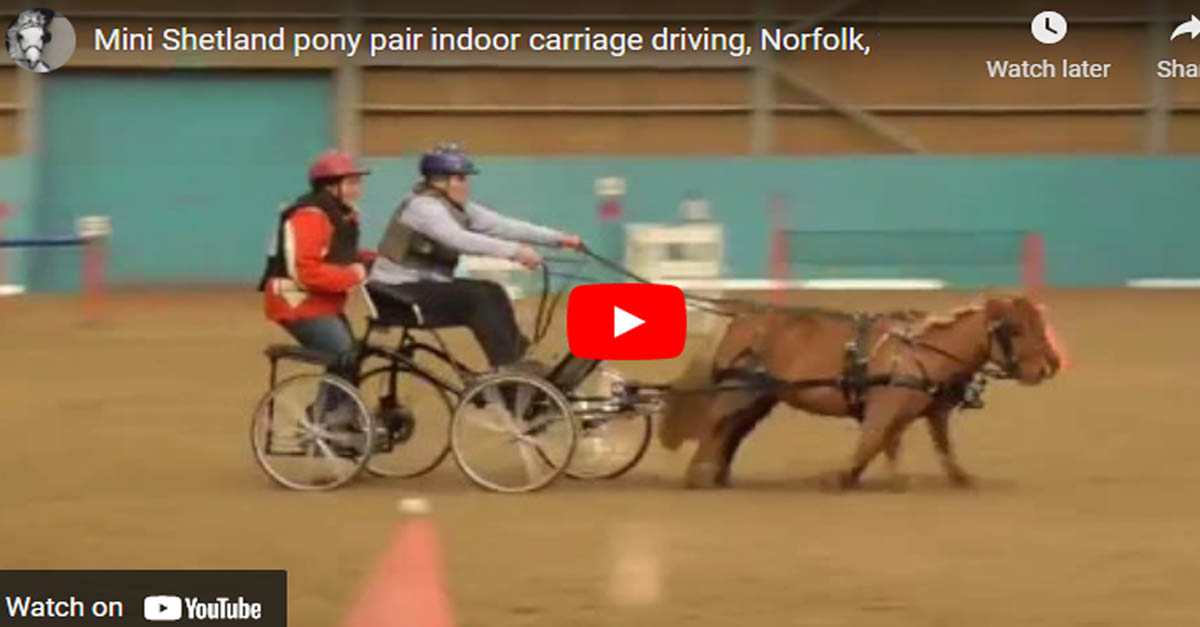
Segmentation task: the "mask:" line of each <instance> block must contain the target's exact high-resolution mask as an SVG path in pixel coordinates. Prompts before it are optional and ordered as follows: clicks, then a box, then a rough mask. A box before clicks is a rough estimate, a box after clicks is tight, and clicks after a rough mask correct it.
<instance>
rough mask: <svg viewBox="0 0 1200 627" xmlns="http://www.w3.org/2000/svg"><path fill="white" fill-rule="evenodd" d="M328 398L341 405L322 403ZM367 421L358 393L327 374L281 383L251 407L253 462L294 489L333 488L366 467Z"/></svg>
mask: <svg viewBox="0 0 1200 627" xmlns="http://www.w3.org/2000/svg"><path fill="white" fill-rule="evenodd" d="M330 395H337V398H338V399H340V400H334V401H331V402H330V403H326V402H325V401H326V399H327V398H328V397H329V396H330ZM321 407H325V409H324V411H322V410H321V409H320V408H321ZM368 416H369V415H368V413H367V409H366V407H364V406H363V404H362V401H361V400H359V398H358V394H357V391H356V390H355V389H354V387H353V386H351V385H350V384H349V383H347V382H346V381H344V380H343V379H340V378H338V377H334V376H331V375H325V374H302V375H297V376H294V377H291V378H288V379H285V380H283V381H281V382H280V383H278V384H277V385H275V387H273V388H271V390H269V391H268V392H267V394H266V395H264V396H263V398H262V400H261V401H259V403H258V406H257V407H256V408H255V411H254V416H253V418H252V420H251V427H250V442H251V447H252V448H253V450H254V457H255V460H256V461H258V464H259V466H260V467H262V469H263V471H265V472H266V473H267V475H268V476H269V477H271V479H273V480H275V481H276V482H277V483H279V484H281V485H283V486H286V487H288V488H291V489H293V490H329V489H333V488H336V487H338V486H341V485H343V484H345V483H346V482H348V481H350V480H351V479H353V478H354V477H355V476H356V475H357V474H358V473H359V472H360V471H361V470H362V468H363V466H364V465H365V464H366V462H367V459H368V457H369V455H370V450H371V446H372V434H371V429H370V424H371V421H370V418H369V417H368Z"/></svg>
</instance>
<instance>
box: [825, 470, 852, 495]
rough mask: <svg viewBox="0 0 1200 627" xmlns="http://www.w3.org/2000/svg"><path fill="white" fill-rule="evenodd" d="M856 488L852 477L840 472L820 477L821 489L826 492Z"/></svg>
mask: <svg viewBox="0 0 1200 627" xmlns="http://www.w3.org/2000/svg"><path fill="white" fill-rule="evenodd" d="M857 486H858V479H857V478H855V477H854V475H852V474H850V473H848V472H843V471H840V470H837V471H833V472H827V473H825V474H824V475H821V488H822V489H824V490H826V491H828V492H842V491H845V490H850V489H852V488H855V487H857Z"/></svg>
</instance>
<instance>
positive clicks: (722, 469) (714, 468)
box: [684, 392, 769, 488]
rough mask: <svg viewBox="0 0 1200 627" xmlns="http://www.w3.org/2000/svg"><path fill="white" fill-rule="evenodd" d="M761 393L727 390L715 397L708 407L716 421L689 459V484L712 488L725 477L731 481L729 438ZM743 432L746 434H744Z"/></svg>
mask: <svg viewBox="0 0 1200 627" xmlns="http://www.w3.org/2000/svg"><path fill="white" fill-rule="evenodd" d="M760 396H761V395H759V394H746V393H743V392H733V393H728V392H726V393H722V394H721V396H720V397H718V398H717V399H716V400H715V401H714V403H713V404H712V405H711V408H710V409H709V411H710V412H711V415H713V416H716V418H717V420H715V421H714V425H713V427H712V428H711V430H710V431H709V432H707V433H704V434H703V435H702V437H701V438H700V444H699V445H698V446H697V447H696V452H695V454H693V455H692V461H691V462H690V463H688V468H687V475H686V476H685V478H684V483H685V485H686V486H687V487H689V488H711V487H716V486H719V485H724V484H723V483H722V478H723V479H724V480H725V481H728V475H729V471H728V464H729V461H730V459H731V458H732V452H730V446H729V442H730V440H731V438H732V436H733V434H734V433H735V430H736V426H737V424H738V423H739V422H741V420H740V419H739V418H740V417H742V416H748V415H750V413H749V412H750V410H752V409H754V406H755V403H756V401H760V400H761V398H760ZM768 409H769V407H768ZM764 414H765V412H764ZM751 422H754V421H751ZM747 432H749V430H748V429H747ZM742 435H743V437H744V435H745V434H742Z"/></svg>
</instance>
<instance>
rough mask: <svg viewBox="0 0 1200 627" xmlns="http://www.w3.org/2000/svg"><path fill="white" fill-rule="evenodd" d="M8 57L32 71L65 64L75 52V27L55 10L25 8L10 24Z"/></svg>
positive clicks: (54, 67) (50, 68)
mask: <svg viewBox="0 0 1200 627" xmlns="http://www.w3.org/2000/svg"><path fill="white" fill-rule="evenodd" d="M4 45H5V47H6V48H8V56H9V58H11V59H12V60H13V61H14V62H15V63H16V64H17V65H19V66H21V67H23V68H25V69H27V70H29V71H30V72H49V71H51V70H57V69H58V68H60V67H62V65H63V64H64V63H66V62H67V60H68V59H70V58H71V55H72V54H73V53H74V52H75V28H74V27H73V26H71V22H69V21H67V18H65V17H63V14H62V13H59V12H58V11H55V10H54V9H26V10H24V11H21V13H20V14H18V15H17V17H16V19H14V20H13V21H12V22H11V23H9V25H8V32H7V33H6V34H5V37H4Z"/></svg>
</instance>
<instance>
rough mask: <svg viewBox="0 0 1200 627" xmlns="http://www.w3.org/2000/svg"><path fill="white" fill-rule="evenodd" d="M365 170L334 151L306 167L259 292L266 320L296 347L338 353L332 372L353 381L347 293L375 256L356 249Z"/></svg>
mask: <svg viewBox="0 0 1200 627" xmlns="http://www.w3.org/2000/svg"><path fill="white" fill-rule="evenodd" d="M368 173H369V170H367V169H366V168H363V167H361V166H359V165H358V164H356V163H355V162H354V159H353V158H352V157H351V156H350V155H349V154H347V153H346V152H343V151H341V150H327V151H325V152H324V153H322V154H321V155H320V156H319V157H317V159H316V160H315V161H313V163H312V166H310V167H309V170H308V183H309V187H310V189H309V191H308V193H306V194H304V195H302V196H300V197H299V198H297V199H296V201H295V202H293V203H292V204H291V205H290V206H288V207H287V208H286V209H284V210H283V212H282V213H281V214H280V216H279V226H278V228H277V231H276V237H275V250H274V251H272V254H271V256H270V257H268V258H267V267H266V270H264V271H263V276H262V280H261V281H260V283H259V290H260V291H262V292H264V306H265V309H266V315H267V318H268V319H270V320H272V321H273V322H276V323H278V324H279V325H281V326H282V327H283V328H284V329H286V330H287V332H288V333H290V334H291V335H292V337H294V338H296V341H298V342H299V343H300V344H301V345H303V346H306V347H308V348H313V349H317V350H321V351H324V352H328V353H334V354H337V355H341V356H342V363H341V364H339V367H335V368H332V369H331V371H333V372H334V373H337V374H340V375H342V376H346V377H348V378H349V379H350V380H351V381H353V375H354V374H355V373H354V372H352V368H353V363H352V362H353V353H354V338H353V336H352V335H351V332H350V325H349V323H348V322H347V321H346V317H345V314H344V313H343V311H342V310H343V308H344V307H345V305H346V293H347V292H348V291H349V290H350V289H352V288H353V287H354V286H356V285H358V284H359V283H362V282H363V280H364V279H365V278H366V275H367V270H366V265H365V264H366V263H369V262H370V261H372V260H373V259H374V257H375V255H374V253H372V252H369V251H365V250H359V248H358V239H359V220H358V210H357V209H355V203H356V202H357V201H358V199H359V197H360V196H361V195H362V178H363V176H365V175H366V174H368Z"/></svg>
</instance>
